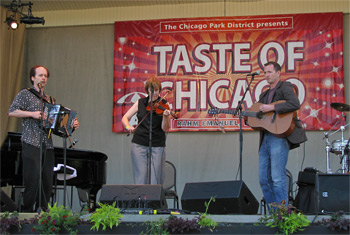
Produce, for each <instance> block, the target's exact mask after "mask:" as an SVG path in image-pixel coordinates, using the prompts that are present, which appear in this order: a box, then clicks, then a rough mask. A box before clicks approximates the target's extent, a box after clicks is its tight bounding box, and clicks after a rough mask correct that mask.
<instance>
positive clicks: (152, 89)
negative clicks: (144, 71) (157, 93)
mask: <svg viewBox="0 0 350 235" xmlns="http://www.w3.org/2000/svg"><path fill="white" fill-rule="evenodd" d="M153 92H154V88H153V84H152V83H151V93H153Z"/></svg>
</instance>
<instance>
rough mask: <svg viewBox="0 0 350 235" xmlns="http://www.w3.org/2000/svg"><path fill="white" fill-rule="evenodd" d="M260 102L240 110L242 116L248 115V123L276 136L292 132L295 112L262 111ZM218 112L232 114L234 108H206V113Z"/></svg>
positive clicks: (256, 128)
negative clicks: (248, 108)
mask: <svg viewBox="0 0 350 235" xmlns="http://www.w3.org/2000/svg"><path fill="white" fill-rule="evenodd" d="M283 102H286V101H285V100H279V101H277V102H274V103H271V104H279V103H283ZM261 105H263V104H262V103H255V104H253V105H252V107H251V108H250V110H249V112H245V111H244V112H242V115H243V116H246V117H248V125H249V126H250V127H251V128H253V129H254V130H267V131H268V132H270V133H272V134H274V135H276V136H278V137H287V136H289V135H290V134H292V132H293V130H294V127H295V123H294V118H295V117H296V112H295V111H294V112H289V113H282V114H277V113H276V112H267V113H263V112H261V111H259V108H260V106H261ZM219 113H224V114H234V113H235V110H228V109H218V108H212V109H209V110H208V114H211V115H215V114H219Z"/></svg>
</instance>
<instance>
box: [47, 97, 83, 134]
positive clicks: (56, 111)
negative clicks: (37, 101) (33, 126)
mask: <svg viewBox="0 0 350 235" xmlns="http://www.w3.org/2000/svg"><path fill="white" fill-rule="evenodd" d="M44 113H45V114H46V119H45V120H44V128H45V129H51V130H52V133H53V134H55V135H58V136H61V137H68V136H71V134H72V132H73V123H74V119H75V117H76V115H77V112H75V111H73V110H71V109H69V108H66V107H64V106H62V105H58V104H54V105H53V104H48V103H45V105H44Z"/></svg>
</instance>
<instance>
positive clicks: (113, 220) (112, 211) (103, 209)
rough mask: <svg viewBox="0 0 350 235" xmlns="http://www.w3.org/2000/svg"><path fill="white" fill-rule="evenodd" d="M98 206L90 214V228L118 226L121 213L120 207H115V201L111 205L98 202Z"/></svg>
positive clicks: (121, 216) (103, 228) (104, 228)
mask: <svg viewBox="0 0 350 235" xmlns="http://www.w3.org/2000/svg"><path fill="white" fill-rule="evenodd" d="M98 205H99V206H100V208H97V209H96V211H95V212H94V213H93V214H91V216H90V219H89V220H90V222H91V223H92V224H93V226H92V227H91V230H96V231H98V230H99V228H100V226H102V230H103V231H105V230H106V229H107V227H109V228H110V229H112V228H113V227H114V226H115V227H118V225H119V223H120V220H121V218H123V215H122V214H121V213H120V209H119V208H116V207H115V205H116V202H114V203H113V204H112V205H109V204H103V203H98Z"/></svg>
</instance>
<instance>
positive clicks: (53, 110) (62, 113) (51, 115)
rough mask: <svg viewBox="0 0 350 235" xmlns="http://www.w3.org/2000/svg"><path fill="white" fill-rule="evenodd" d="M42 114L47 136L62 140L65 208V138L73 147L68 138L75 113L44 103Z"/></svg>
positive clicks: (64, 198)
mask: <svg viewBox="0 0 350 235" xmlns="http://www.w3.org/2000/svg"><path fill="white" fill-rule="evenodd" d="M44 113H45V114H46V119H45V120H44V127H45V128H46V129H50V130H49V136H50V134H51V132H53V134H55V135H57V136H60V137H62V138H63V165H64V168H63V175H64V177H63V206H64V207H66V188H67V172H66V168H67V167H66V166H67V164H66V163H67V137H68V139H69V141H70V143H71V145H72V146H73V142H72V140H71V138H70V136H71V134H72V132H73V129H74V128H73V123H74V120H75V117H76V115H77V112H76V111H73V110H71V109H69V108H66V107H64V106H62V105H58V104H56V105H52V104H48V103H45V105H44Z"/></svg>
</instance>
